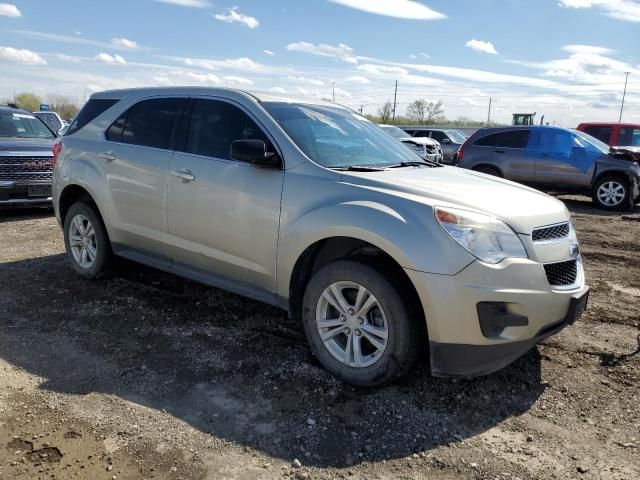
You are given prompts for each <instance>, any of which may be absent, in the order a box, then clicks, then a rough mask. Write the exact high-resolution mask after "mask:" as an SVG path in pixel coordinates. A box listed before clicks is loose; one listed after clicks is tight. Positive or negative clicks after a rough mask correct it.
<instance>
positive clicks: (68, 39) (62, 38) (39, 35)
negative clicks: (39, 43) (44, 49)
mask: <svg viewBox="0 0 640 480" xmlns="http://www.w3.org/2000/svg"><path fill="white" fill-rule="evenodd" d="M13 33H17V34H18V35H21V36H25V37H29V38H36V39H38V40H47V41H50V42H60V43H71V44H74V45H90V46H92V47H98V48H105V49H116V50H130V48H126V47H124V46H122V45H118V44H117V43H114V42H113V40H116V39H113V40H112V41H111V42H101V41H99V40H91V39H89V38H84V37H80V36H78V35H77V34H76V35H74V36H69V35H58V34H56V33H46V32H38V31H32V30H14V31H13ZM77 33H79V32H77ZM122 40H126V39H122ZM134 43H135V42H134ZM138 48H141V47H140V46H138Z"/></svg>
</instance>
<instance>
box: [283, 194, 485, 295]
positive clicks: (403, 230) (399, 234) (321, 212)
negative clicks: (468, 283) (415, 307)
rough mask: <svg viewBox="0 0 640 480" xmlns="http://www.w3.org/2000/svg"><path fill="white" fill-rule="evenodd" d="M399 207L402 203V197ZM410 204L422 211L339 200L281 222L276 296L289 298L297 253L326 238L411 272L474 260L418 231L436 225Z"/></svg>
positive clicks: (446, 270) (443, 239)
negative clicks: (375, 252) (368, 248)
mask: <svg viewBox="0 0 640 480" xmlns="http://www.w3.org/2000/svg"><path fill="white" fill-rule="evenodd" d="M403 203H407V201H406V199H404V200H403ZM410 204H413V203H410ZM413 206H414V207H416V208H419V209H422V210H423V211H424V213H422V214H421V215H411V214H409V213H408V212H401V211H400V210H399V209H397V208H393V207H392V206H390V205H386V204H382V203H379V202H376V201H371V200H351V201H343V202H340V203H333V204H331V205H323V206H321V207H318V208H315V209H313V210H311V211H308V212H306V213H304V214H303V215H302V216H300V217H299V218H297V219H295V220H294V221H293V222H291V223H288V224H283V225H282V226H281V230H280V238H279V241H278V256H277V270H276V271H277V293H278V295H279V296H280V297H281V298H288V297H289V282H290V278H291V274H292V272H293V269H294V266H295V264H296V262H297V260H298V258H300V255H302V253H303V252H304V251H305V250H306V249H307V248H308V247H309V246H311V245H313V244H314V243H316V242H318V241H321V240H325V239H328V238H334V237H349V238H355V239H358V240H362V241H365V242H368V243H370V244H372V245H374V246H375V247H377V248H379V249H381V250H382V251H384V252H385V253H387V254H388V255H389V256H391V257H392V258H393V259H394V260H395V261H396V262H397V263H398V264H399V265H400V266H401V267H403V268H405V269H410V270H417V271H423V272H430V273H437V274H444V275H453V274H455V273H457V272H459V271H460V270H462V269H463V268H465V267H466V266H467V265H469V264H470V263H471V262H473V261H474V258H473V257H472V256H471V255H470V254H468V253H467V252H465V251H464V250H463V249H462V248H461V247H459V246H458V245H456V244H455V242H453V241H452V240H451V239H449V238H448V237H447V236H446V233H445V232H444V231H442V232H440V230H439V229H433V228H430V229H427V228H426V227H425V228H423V225H425V223H426V222H429V221H435V219H434V218H433V214H432V210H431V208H430V207H427V206H425V205H418V204H413ZM416 208H414V209H413V210H414V211H416ZM430 232H435V233H430ZM440 233H441V234H440ZM461 252H462V254H461ZM465 253H466V255H465Z"/></svg>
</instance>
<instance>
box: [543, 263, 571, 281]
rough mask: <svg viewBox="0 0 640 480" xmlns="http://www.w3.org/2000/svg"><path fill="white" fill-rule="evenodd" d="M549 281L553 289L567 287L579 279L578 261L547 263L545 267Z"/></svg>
mask: <svg viewBox="0 0 640 480" xmlns="http://www.w3.org/2000/svg"><path fill="white" fill-rule="evenodd" d="M544 271H545V273H546V274H547V280H548V281H549V285H551V286H552V287H567V286H569V285H573V284H574V283H576V280H577V279H578V260H568V261H566V262H558V263H547V264H546V265H545V266H544Z"/></svg>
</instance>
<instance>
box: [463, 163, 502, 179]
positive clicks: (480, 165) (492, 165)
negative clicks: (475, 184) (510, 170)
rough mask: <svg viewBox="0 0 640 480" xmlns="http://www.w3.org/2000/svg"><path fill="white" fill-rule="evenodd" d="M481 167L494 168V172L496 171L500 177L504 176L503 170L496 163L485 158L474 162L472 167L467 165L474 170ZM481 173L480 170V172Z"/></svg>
mask: <svg viewBox="0 0 640 480" xmlns="http://www.w3.org/2000/svg"><path fill="white" fill-rule="evenodd" d="M482 167H486V168H490V169H492V170H495V171H496V172H498V173H499V174H500V176H501V177H502V178H504V172H503V171H502V169H501V168H500V167H498V166H497V165H495V164H493V163H490V162H487V161H485V160H483V161H481V162H478V163H476V164H474V165H473V166H472V167H469V170H473V171H474V172H477V171H478V169H479V168H482ZM480 173H482V172H480Z"/></svg>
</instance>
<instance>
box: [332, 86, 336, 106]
mask: <svg viewBox="0 0 640 480" xmlns="http://www.w3.org/2000/svg"><path fill="white" fill-rule="evenodd" d="M331 98H332V102H333V103H336V82H331Z"/></svg>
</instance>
